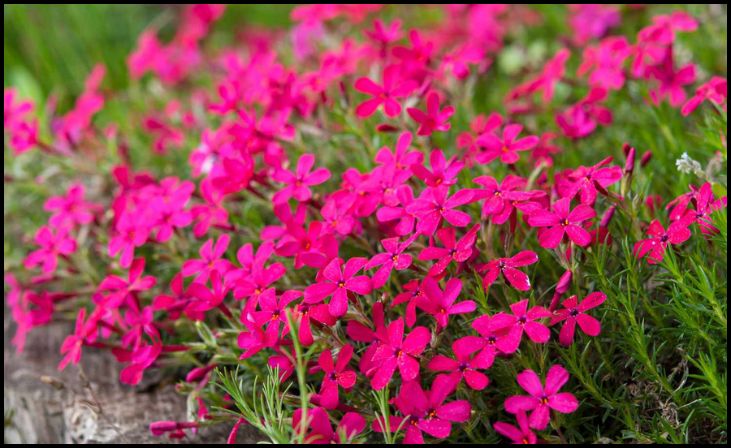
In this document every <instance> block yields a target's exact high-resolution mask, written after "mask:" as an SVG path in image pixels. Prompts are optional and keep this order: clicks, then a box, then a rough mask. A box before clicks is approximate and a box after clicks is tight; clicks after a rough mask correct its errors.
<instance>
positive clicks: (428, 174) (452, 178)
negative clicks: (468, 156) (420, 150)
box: [411, 149, 464, 188]
mask: <svg viewBox="0 0 731 448" xmlns="http://www.w3.org/2000/svg"><path fill="white" fill-rule="evenodd" d="M429 162H430V163H431V169H432V170H431V171H429V170H427V169H426V168H424V166H423V165H422V164H421V161H419V163H413V164H412V165H411V171H412V172H413V173H414V175H415V176H416V177H418V178H419V179H421V180H423V181H424V183H425V184H427V185H428V186H430V187H433V188H437V187H442V186H449V185H454V184H455V183H456V182H457V175H458V174H459V172H460V171H462V168H463V167H464V163H463V162H462V161H461V160H459V158H458V157H456V156H455V157H452V158H450V159H449V160H446V159H445V158H444V153H443V152H442V151H441V150H440V149H435V150H434V151H432V152H431V154H429Z"/></svg>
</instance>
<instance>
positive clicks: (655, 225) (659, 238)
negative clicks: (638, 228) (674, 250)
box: [633, 214, 694, 264]
mask: <svg viewBox="0 0 731 448" xmlns="http://www.w3.org/2000/svg"><path fill="white" fill-rule="evenodd" d="M693 221H694V217H693V215H692V214H686V215H685V217H684V218H682V219H680V220H678V221H675V222H673V223H671V224H670V225H669V226H668V229H667V230H665V228H664V227H663V226H662V224H660V221H658V220H657V219H655V220H653V221H652V222H651V223H650V225H649V226H648V228H647V234H648V235H649V236H650V238H647V239H644V240H640V241H638V242H636V243H635V246H634V250H633V253H634V254H635V256H636V257H638V258H642V257H644V256H645V255H647V254H649V256H648V257H647V263H648V264H658V263H660V262H661V261H662V259H663V258H664V257H665V250H666V249H667V247H668V245H669V244H681V243H684V242H685V241H686V240H688V238H690V235H691V234H690V229H689V228H688V226H689V225H690V224H691V223H692V222H693Z"/></svg>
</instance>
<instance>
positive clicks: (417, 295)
mask: <svg viewBox="0 0 731 448" xmlns="http://www.w3.org/2000/svg"><path fill="white" fill-rule="evenodd" d="M403 289H404V291H403V292H402V293H401V294H398V295H397V296H396V297H394V299H393V302H391V307H392V308H393V307H396V306H398V305H400V304H402V303H404V302H408V303H407V304H406V313H405V318H406V325H408V326H409V328H411V327H413V326H414V324H415V323H416V307H417V306H421V304H422V303H423V302H424V301H425V300H427V299H426V295H425V294H424V289H423V288H422V285H421V283H420V282H419V280H416V279H414V280H411V281H409V282H408V283H406V284H405V285H404V288H403Z"/></svg>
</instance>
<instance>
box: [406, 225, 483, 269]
mask: <svg viewBox="0 0 731 448" xmlns="http://www.w3.org/2000/svg"><path fill="white" fill-rule="evenodd" d="M479 229H480V225H479V224H475V225H474V226H473V227H472V228H471V229H470V230H469V231H468V232H467V233H466V234H465V235H464V236H463V237H462V238H460V240H459V241H455V240H456V238H455V232H456V231H455V229H454V227H444V228H441V229H439V230H437V238H439V240H440V241H441V242H442V244H444V247H437V246H432V245H431V242H430V246H429V247H427V248H425V249H424V250H422V251H421V253H419V260H437V262H436V263H434V264H433V265H432V267H431V268H429V273H428V275H429V276H431V277H435V276H438V275H440V274H441V273H442V272H444V270H445V269H447V266H448V265H449V263H450V262H451V261H452V260H454V261H455V262H457V263H462V262H464V261H467V260H468V259H469V258H470V257H471V256H472V252H473V249H472V248H473V247H474V245H475V240H476V238H477V231H478V230H479Z"/></svg>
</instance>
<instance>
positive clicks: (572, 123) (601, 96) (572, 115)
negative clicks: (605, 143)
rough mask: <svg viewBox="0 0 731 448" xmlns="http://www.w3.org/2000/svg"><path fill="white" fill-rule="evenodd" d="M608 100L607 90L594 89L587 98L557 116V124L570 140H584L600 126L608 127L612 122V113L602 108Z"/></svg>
mask: <svg viewBox="0 0 731 448" xmlns="http://www.w3.org/2000/svg"><path fill="white" fill-rule="evenodd" d="M606 98H607V89H605V88H602V87H594V88H592V89H591V90H590V91H589V93H587V95H586V97H584V98H582V99H581V100H580V101H579V102H578V103H576V104H574V105H573V106H570V107H569V108H568V109H566V110H565V111H563V112H560V113H558V114H556V123H557V124H558V125H559V127H560V128H561V131H563V133H564V135H566V136H567V137H569V138H574V139H579V138H584V137H586V136H588V135H589V134H591V133H592V132H594V130H595V129H596V127H597V125H598V124H601V125H604V126H606V125H608V124H610V123H611V122H612V119H613V118H612V111H611V110H610V109H608V108H607V107H604V106H601V104H600V103H601V102H602V101H604V100H605V99H606Z"/></svg>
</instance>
